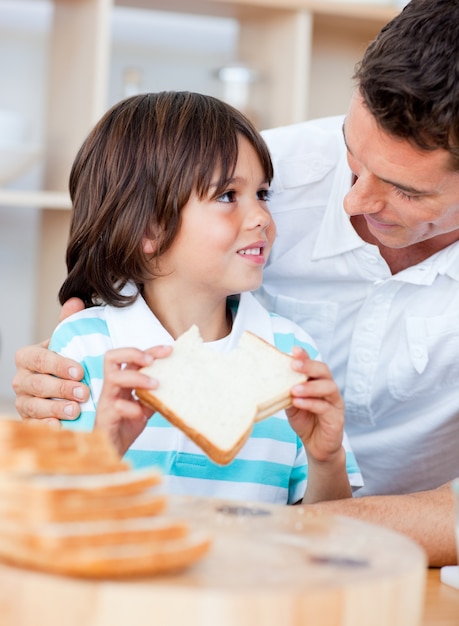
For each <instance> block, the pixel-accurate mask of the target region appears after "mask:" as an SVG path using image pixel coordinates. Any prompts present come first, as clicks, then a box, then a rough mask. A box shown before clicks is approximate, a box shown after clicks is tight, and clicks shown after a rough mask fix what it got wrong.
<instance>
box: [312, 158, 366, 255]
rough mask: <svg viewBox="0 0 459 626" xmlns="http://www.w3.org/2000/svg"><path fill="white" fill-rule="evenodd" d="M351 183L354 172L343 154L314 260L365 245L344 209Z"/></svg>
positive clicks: (319, 234) (314, 252)
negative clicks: (344, 201) (345, 197)
mask: <svg viewBox="0 0 459 626" xmlns="http://www.w3.org/2000/svg"><path fill="white" fill-rule="evenodd" d="M351 183H352V172H351V170H350V169H349V166H348V164H347V159H346V154H345V153H344V152H343V154H342V155H341V158H340V161H339V163H338V166H337V168H336V174H335V178H334V181H333V186H332V189H331V193H330V195H329V197H328V202H327V206H326V209H325V213H324V218H323V220H322V224H321V226H320V229H319V232H318V236H317V239H316V243H315V246H314V250H313V253H312V259H313V260H319V259H324V258H327V257H333V256H338V255H340V254H343V253H345V252H349V251H351V250H355V249H356V248H360V247H362V246H364V245H365V242H364V241H363V239H361V238H360V237H359V236H358V234H357V233H356V232H355V230H354V227H353V226H352V224H351V221H350V219H349V216H348V215H346V213H345V211H344V207H343V200H344V196H345V195H346V193H347V192H348V191H349V189H350V188H351Z"/></svg>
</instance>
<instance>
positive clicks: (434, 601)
mask: <svg viewBox="0 0 459 626" xmlns="http://www.w3.org/2000/svg"><path fill="white" fill-rule="evenodd" d="M422 626H459V589H455V588H454V587H450V586H449V585H445V584H444V583H442V582H441V581H440V570H439V569H433V568H432V569H429V571H428V572H427V581H426V595H425V605H424V619H423V621H422Z"/></svg>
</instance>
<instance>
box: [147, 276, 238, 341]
mask: <svg viewBox="0 0 459 626" xmlns="http://www.w3.org/2000/svg"><path fill="white" fill-rule="evenodd" d="M143 297H144V299H145V302H146V303H147V305H148V307H149V308H150V309H151V311H152V312H153V313H154V315H155V316H156V317H157V318H158V320H159V321H160V323H161V325H162V326H163V327H164V328H165V329H166V330H167V332H168V333H169V334H170V335H171V336H172V337H173V338H174V339H177V337H179V336H180V335H181V334H182V333H184V332H186V331H187V330H188V329H189V328H190V327H191V326H192V325H193V324H196V326H197V327H198V328H199V332H200V334H201V337H202V338H203V340H204V341H205V342H209V341H217V340H218V339H223V338H224V337H227V336H228V335H229V334H230V332H231V329H232V325H233V317H232V314H231V311H230V309H229V307H228V305H227V302H226V298H222V299H221V300H220V301H218V302H215V301H211V302H209V301H206V299H205V298H204V297H202V296H200V295H198V296H195V297H194V298H193V297H189V298H187V297H186V296H185V295H184V294H180V296H179V297H177V295H176V293H175V292H174V293H169V294H167V293H161V296H160V295H159V294H158V290H156V289H155V290H152V289H149V288H148V286H146V288H145V289H144V293H143Z"/></svg>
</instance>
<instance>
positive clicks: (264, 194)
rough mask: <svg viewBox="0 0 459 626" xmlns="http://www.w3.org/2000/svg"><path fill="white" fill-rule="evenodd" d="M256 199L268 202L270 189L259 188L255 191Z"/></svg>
mask: <svg viewBox="0 0 459 626" xmlns="http://www.w3.org/2000/svg"><path fill="white" fill-rule="evenodd" d="M257 196H258V200H261V201H262V202H268V200H269V199H270V197H271V189H259V190H258V192H257Z"/></svg>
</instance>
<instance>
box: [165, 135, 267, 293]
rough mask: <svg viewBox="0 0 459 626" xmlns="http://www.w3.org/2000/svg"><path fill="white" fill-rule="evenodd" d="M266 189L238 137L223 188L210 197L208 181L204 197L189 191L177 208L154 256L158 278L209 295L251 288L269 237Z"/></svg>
mask: <svg viewBox="0 0 459 626" xmlns="http://www.w3.org/2000/svg"><path fill="white" fill-rule="evenodd" d="M215 174H216V176H215V180H217V174H218V172H216V173H215ZM268 194H269V184H268V182H267V181H266V179H265V176H264V173H263V169H262V167H261V164H260V161H259V159H258V157H257V155H256V152H255V150H254V148H253V147H252V146H251V144H250V143H249V142H248V141H247V140H246V139H245V138H243V137H241V138H240V139H239V156H238V161H237V165H236V169H235V172H234V176H233V179H232V180H231V181H230V182H229V184H228V187H227V190H226V191H225V192H224V193H223V194H220V195H219V196H215V187H214V186H212V185H211V187H210V189H209V193H208V195H207V197H206V198H204V199H202V200H200V199H199V198H198V197H197V196H196V195H194V194H193V195H192V196H191V198H190V200H189V201H188V203H187V204H186V205H185V207H184V208H183V210H182V215H181V217H182V221H181V226H180V230H179V233H178V235H177V237H176V239H175V241H174V242H173V244H172V246H171V247H170V248H169V249H168V250H167V251H166V252H165V253H164V254H163V255H161V257H160V259H159V264H160V268H161V274H162V276H163V277H164V278H162V279H161V280H171V281H175V282H176V283H177V288H180V289H182V288H183V289H185V290H186V291H188V292H189V291H190V289H191V290H192V292H193V293H199V294H202V295H204V294H207V295H208V296H210V297H212V296H213V295H218V297H222V296H224V297H226V296H227V295H231V294H234V293H240V292H242V291H252V290H254V289H257V288H258V287H259V286H260V284H261V281H262V275H263V268H264V266H265V264H266V261H267V259H268V256H269V253H270V251H271V247H272V244H273V241H274V237H275V226H274V223H273V220H272V218H271V214H270V212H269V209H268V206H267V199H268ZM182 293H183V291H182Z"/></svg>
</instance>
